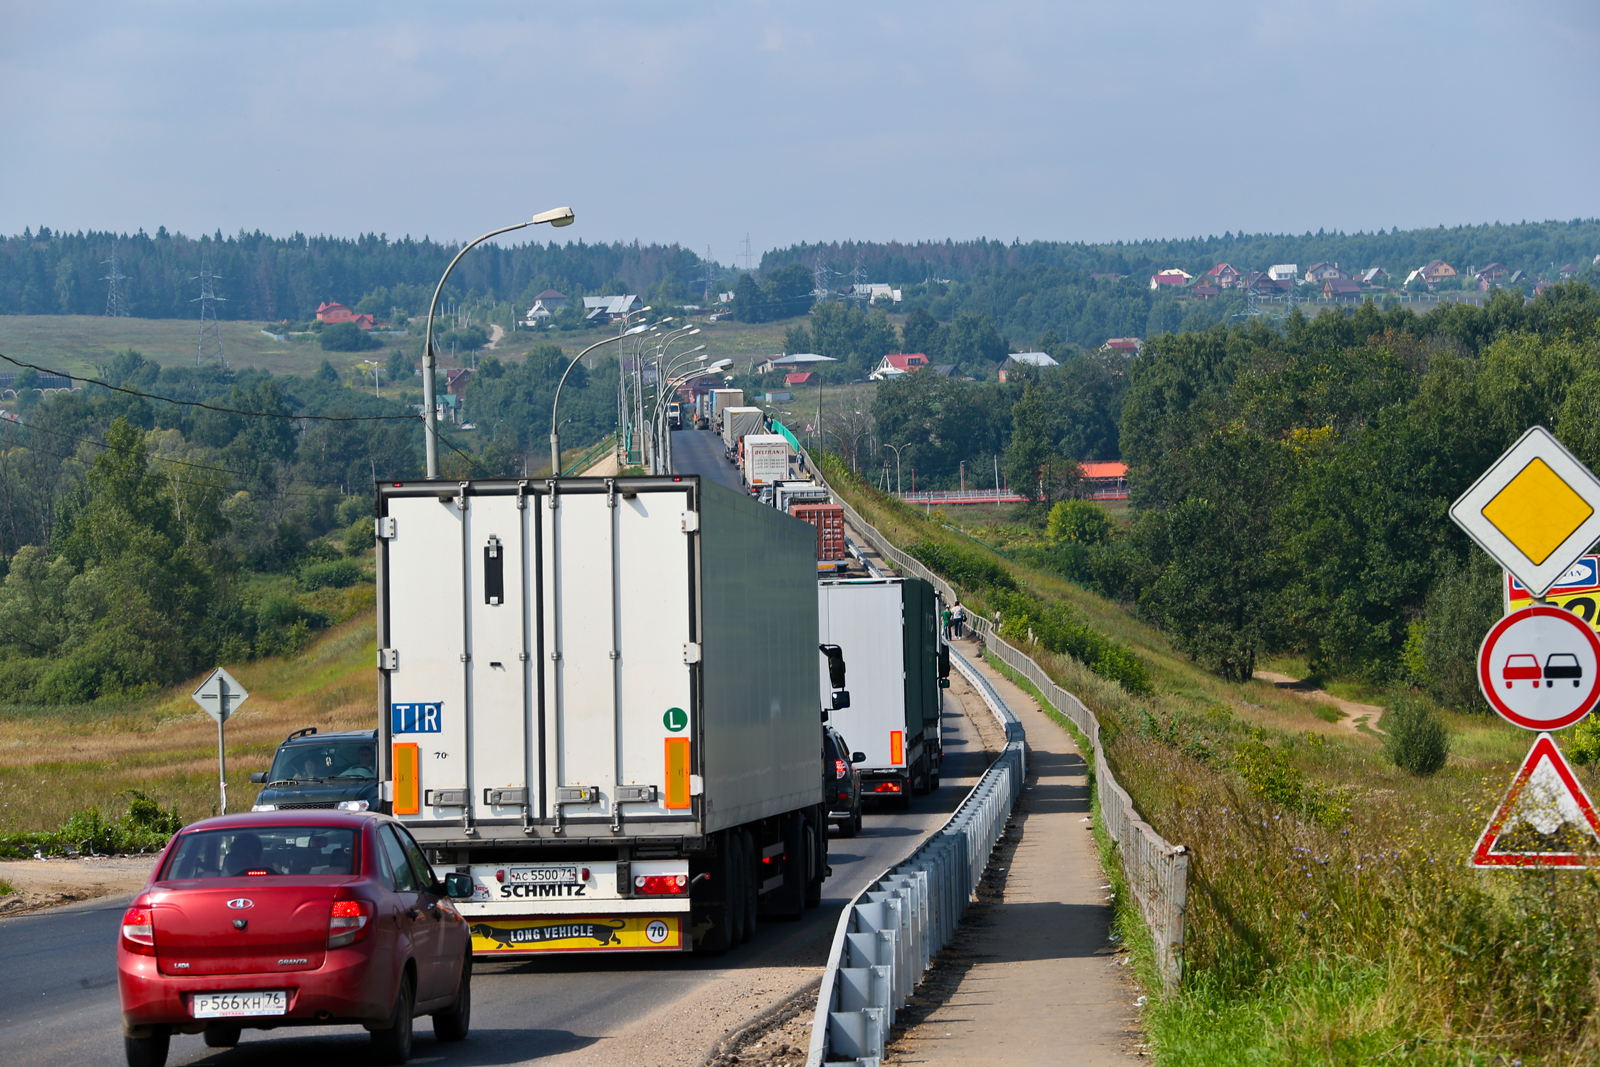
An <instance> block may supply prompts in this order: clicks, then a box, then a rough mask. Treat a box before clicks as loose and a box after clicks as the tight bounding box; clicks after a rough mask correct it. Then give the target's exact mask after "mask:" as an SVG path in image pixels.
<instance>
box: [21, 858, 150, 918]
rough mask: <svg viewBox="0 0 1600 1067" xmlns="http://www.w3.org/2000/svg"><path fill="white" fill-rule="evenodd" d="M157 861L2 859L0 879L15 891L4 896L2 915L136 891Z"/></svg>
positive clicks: (120, 859) (141, 859)
mask: <svg viewBox="0 0 1600 1067" xmlns="http://www.w3.org/2000/svg"><path fill="white" fill-rule="evenodd" d="M155 862H156V858H155V857H154V856H100V857H94V858H89V859H48V860H4V861H0V882H9V883H10V884H11V888H12V890H13V891H12V892H11V893H8V894H6V895H5V896H0V916H10V915H23V914H26V913H27V912H30V911H38V910H40V909H41V908H50V907H54V906H56V905H57V904H70V903H71V902H72V901H74V900H90V899H93V898H94V897H104V896H111V895H113V894H117V893H133V892H136V891H137V890H139V889H143V888H144V884H145V882H146V881H148V880H149V878H150V869H151V868H152V867H153V866H155Z"/></svg>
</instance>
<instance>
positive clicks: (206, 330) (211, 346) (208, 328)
mask: <svg viewBox="0 0 1600 1067" xmlns="http://www.w3.org/2000/svg"><path fill="white" fill-rule="evenodd" d="M191 280H192V281H198V282H199V283H200V295H199V296H197V297H195V298H194V299H193V300H191V301H189V303H191V304H194V303H198V304H199V305H200V340H199V343H197V344H196V345H195V350H194V365H195V366H196V367H198V366H201V365H202V364H204V363H205V362H206V360H208V359H215V360H216V361H217V362H218V363H220V364H222V369H223V370H227V369H228V357H227V356H225V355H223V354H222V333H221V331H219V330H218V329H217V301H218V300H226V299H227V297H222V296H218V295H217V294H216V289H215V285H214V283H215V282H217V281H219V280H220V279H219V278H218V277H217V276H216V275H215V274H212V273H211V264H210V263H209V262H208V261H207V259H206V256H205V253H204V252H202V253H200V273H199V275H198V276H197V277H195V278H193V279H191Z"/></svg>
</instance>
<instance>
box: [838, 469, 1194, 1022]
mask: <svg viewBox="0 0 1600 1067" xmlns="http://www.w3.org/2000/svg"><path fill="white" fill-rule="evenodd" d="M808 459H809V457H808ZM812 469H813V471H815V470H816V465H815V464H812ZM816 478H817V480H818V482H819V483H821V484H823V485H826V484H827V483H826V482H824V481H823V480H822V475H821V472H820V471H818V472H817V473H816ZM828 490H829V492H833V488H832V486H829V487H828ZM833 499H834V502H835V503H837V504H839V505H840V506H841V507H842V508H843V509H844V517H845V521H846V522H848V523H849V524H850V525H851V526H853V527H855V529H856V531H857V532H858V533H860V534H861V536H862V537H864V538H866V540H867V542H868V543H869V544H871V545H872V547H873V548H875V549H876V550H877V551H878V554H879V555H880V556H882V557H883V558H884V559H885V560H887V561H888V562H890V563H892V564H893V565H894V566H895V567H898V568H900V569H901V570H902V572H903V573H906V574H914V575H916V576H917V577H919V578H926V579H927V580H928V581H930V582H932V583H933V585H934V588H936V589H938V590H939V592H940V593H941V594H943V596H944V598H945V602H946V603H948V604H956V603H959V602H960V598H959V597H958V596H957V595H956V591H955V589H954V588H953V587H952V586H951V585H950V583H949V582H946V581H945V580H944V579H942V578H940V577H939V576H938V575H936V574H934V573H933V572H932V571H930V570H929V569H928V568H927V567H924V566H923V565H922V563H921V562H919V561H918V560H915V559H913V558H911V557H910V556H908V555H907V554H906V553H904V552H902V551H901V550H900V549H899V548H897V547H896V546H895V545H893V544H891V543H890V542H889V539H888V538H887V537H885V536H884V535H883V534H882V533H880V532H879V531H878V529H877V528H876V527H874V526H873V525H872V524H871V523H869V522H867V521H866V520H865V519H863V518H862V517H861V515H860V513H859V512H857V511H856V509H855V508H853V507H851V506H850V504H849V503H848V502H847V501H845V500H844V499H843V498H841V497H840V496H839V494H838V493H836V492H833ZM967 622H968V624H969V625H970V626H971V627H972V630H973V632H974V633H975V634H977V635H978V636H980V637H982V638H983V640H984V643H985V647H987V648H988V650H989V651H990V652H992V653H994V655H995V657H996V658H998V659H999V660H1000V661H1001V662H1002V663H1004V664H1006V665H1007V666H1008V667H1010V668H1011V669H1012V670H1014V671H1016V672H1017V673H1018V674H1020V675H1022V676H1023V677H1024V678H1026V679H1028V681H1030V682H1032V683H1033V685H1034V687H1035V688H1037V689H1038V690H1039V692H1040V693H1041V694H1042V695H1043V696H1044V699H1045V700H1046V701H1047V702H1048V703H1049V704H1051V705H1052V706H1053V707H1054V708H1055V709H1056V710H1057V711H1059V712H1060V713H1061V714H1062V715H1065V716H1066V717H1067V718H1068V719H1071V720H1072V722H1073V724H1074V725H1075V726H1077V727H1078V729H1079V730H1080V731H1081V732H1082V733H1083V735H1084V737H1085V738H1087V739H1088V741H1089V745H1090V747H1091V748H1092V749H1093V750H1094V773H1095V783H1096V792H1097V794H1098V796H1099V800H1100V818H1101V823H1102V825H1103V826H1104V828H1105V831H1106V833H1107V834H1108V835H1110V837H1111V839H1112V840H1113V841H1115V842H1116V844H1117V849H1118V851H1119V852H1120V853H1121V857H1122V870H1123V874H1124V875H1125V876H1126V877H1127V879H1128V887H1129V889H1130V891H1131V892H1132V894H1133V899H1134V902H1135V904H1137V906H1138V908H1139V914H1140V915H1141V916H1142V917H1143V918H1144V921H1145V925H1146V926H1147V927H1148V928H1149V930H1150V937H1151V940H1152V941H1153V942H1154V943H1155V949H1156V962H1157V966H1158V968H1159V969H1160V972H1161V980H1162V984H1163V985H1164V986H1165V987H1166V988H1167V989H1168V990H1169V991H1170V990H1174V989H1176V988H1177V987H1178V982H1179V980H1180V979H1181V978H1182V977H1183V926H1184V914H1185V912H1186V910H1187V908H1188V899H1189V852H1188V849H1186V848H1185V847H1184V846H1183V845H1174V844H1172V843H1170V842H1169V841H1167V840H1166V839H1165V838H1163V837H1162V836H1161V835H1160V834H1159V833H1157V832H1156V830H1155V828H1154V827H1152V826H1151V825H1150V824H1149V823H1147V822H1145V821H1144V820H1143V819H1141V818H1140V817H1139V811H1138V809H1137V808H1135V807H1134V805H1133V798H1132V797H1130V796H1129V795H1128V791H1127V790H1126V789H1124V788H1122V785H1121V784H1120V783H1119V782H1118V781H1117V779H1116V775H1115V774H1113V773H1112V770H1111V765H1110V762H1109V761H1108V760H1107V759H1106V754H1105V749H1104V748H1103V747H1102V746H1101V744H1100V721H1099V720H1098V719H1096V718H1095V716H1094V713H1093V712H1092V711H1090V710H1089V709H1088V708H1086V707H1084V704H1083V701H1081V700H1079V699H1078V698H1077V697H1076V696H1074V695H1073V694H1071V693H1069V692H1067V690H1065V689H1063V688H1061V687H1060V686H1059V685H1057V684H1056V683H1055V680H1054V679H1052V678H1051V677H1050V675H1049V674H1048V673H1046V672H1045V669H1044V668H1043V667H1041V666H1039V665H1038V664H1037V663H1035V662H1034V661H1033V659H1032V657H1030V656H1028V655H1027V654H1025V653H1023V652H1021V651H1019V650H1018V649H1017V648H1016V647H1015V646H1013V645H1012V644H1010V643H1009V642H1008V641H1006V640H1005V639H1004V638H1002V637H1001V636H1000V635H999V634H997V633H995V632H994V626H993V624H991V623H990V621H989V620H988V619H984V618H980V617H978V616H977V615H972V614H969V615H968V617H967Z"/></svg>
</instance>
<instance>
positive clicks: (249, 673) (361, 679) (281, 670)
mask: <svg viewBox="0 0 1600 1067" xmlns="http://www.w3.org/2000/svg"><path fill="white" fill-rule="evenodd" d="M375 655H376V640H375V638H374V635H373V617H372V615H371V613H370V612H369V613H366V614H363V615H359V616H357V617H355V618H353V619H350V620H349V621H347V622H345V623H343V624H341V625H339V626H337V627H335V628H333V629H332V630H330V631H329V632H328V633H327V634H325V635H324V636H323V637H322V638H321V639H320V640H318V641H317V642H316V643H315V644H313V645H312V646H311V648H310V649H308V650H307V651H306V652H305V653H304V654H303V655H302V656H299V657H297V658H294V659H289V660H284V659H264V660H257V661H254V662H251V663H242V664H228V665H227V667H228V670H229V672H230V673H231V674H233V675H234V677H236V678H237V679H239V681H240V683H241V684H243V685H244V687H245V689H246V690H247V691H249V693H250V699H249V700H248V701H247V702H246V703H245V704H244V706H243V707H242V708H241V709H240V710H239V711H238V712H237V713H236V714H235V715H234V716H233V718H231V719H230V720H229V721H228V726H227V754H228V772H229V773H228V797H229V807H230V808H232V809H234V810H237V809H238V808H240V807H244V806H248V803H249V801H250V800H251V799H253V798H254V797H255V794H256V792H257V789H258V787H255V786H252V785H250V782H249V777H250V772H251V771H255V770H264V769H265V768H266V765H267V760H268V758H269V757H270V756H271V754H272V751H273V750H274V749H275V748H276V747H277V745H278V743H279V742H280V741H282V740H283V738H284V737H285V736H286V735H287V734H288V733H289V732H291V731H292V730H298V729H301V728H302V727H306V726H316V727H318V728H319V729H324V730H326V729H356V728H363V727H365V728H371V727H373V726H375V725H376V724H377V703H376V702H377V682H376V673H375V671H374V670H373V662H374V657H375ZM200 681H201V679H200V678H194V679H191V680H190V681H188V682H186V683H184V684H181V685H178V686H174V687H173V688H172V689H170V690H167V691H165V692H163V693H161V694H158V695H156V696H153V697H151V698H149V699H147V700H144V701H140V702H138V703H136V704H132V705H127V706H124V707H120V708H111V709H106V708H89V709H55V708H36V709H6V708H0V832H3V831H17V830H49V829H54V828H55V827H57V826H59V825H60V824H61V823H62V822H63V821H65V820H66V818H67V817H68V816H70V815H71V813H72V812H74V811H76V810H79V809H81V808H85V807H89V806H91V805H98V806H99V807H100V808H101V810H102V811H106V812H120V811H121V810H122V809H123V808H124V807H126V798H125V796H124V795H123V794H125V793H126V792H127V791H128V790H131V789H139V790H143V791H144V792H146V793H148V794H150V795H152V796H154V797H156V798H157V799H158V800H159V801H160V802H161V803H162V804H163V805H170V804H172V803H176V804H177V805H178V810H179V813H180V814H181V815H182V816H183V817H184V818H185V819H193V818H199V817H201V816H203V815H209V814H212V813H213V812H214V811H215V809H216V807H217V804H218V797H217V792H218V790H217V729H216V724H215V723H214V722H213V721H212V720H211V719H210V718H209V717H208V716H207V715H206V714H205V712H203V711H201V710H200V708H199V707H198V706H196V705H195V703H194V702H193V700H191V699H190V697H189V694H190V692H192V691H193V690H194V688H195V687H196V686H197V685H198V684H199V682H200Z"/></svg>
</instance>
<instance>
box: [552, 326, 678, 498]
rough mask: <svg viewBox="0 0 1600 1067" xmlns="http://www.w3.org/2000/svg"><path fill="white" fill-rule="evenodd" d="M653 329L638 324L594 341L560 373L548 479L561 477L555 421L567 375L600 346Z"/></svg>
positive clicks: (559, 437) (559, 430) (559, 434)
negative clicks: (614, 334) (613, 335)
mask: <svg viewBox="0 0 1600 1067" xmlns="http://www.w3.org/2000/svg"><path fill="white" fill-rule="evenodd" d="M653 329H655V327H653V326H646V325H644V324H643V323H640V324H639V325H638V326H635V327H633V328H632V329H630V330H624V331H622V332H621V333H619V334H617V335H616V336H615V337H607V338H606V339H605V340H603V341H596V342H595V343H594V344H592V345H590V346H589V347H588V348H585V349H584V350H583V351H582V352H579V353H578V354H577V356H576V357H574V359H573V360H572V362H571V363H568V364H567V369H566V370H564V371H562V372H561V380H560V381H559V382H557V383H556V399H555V403H553V404H551V405H550V477H552V478H559V477H561V424H560V423H558V422H557V421H556V415H557V414H558V413H559V412H560V410H561V387H562V386H564V385H566V384H567V375H569V374H571V373H572V368H573V367H576V366H577V365H578V364H579V363H582V362H583V357H584V356H587V355H588V354H589V353H590V352H593V351H594V350H595V349H597V348H599V347H600V346H601V345H608V344H610V343H611V342H612V341H620V340H622V339H623V338H624V337H632V336H633V335H634V334H639V333H646V332H648V331H651V330H653Z"/></svg>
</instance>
